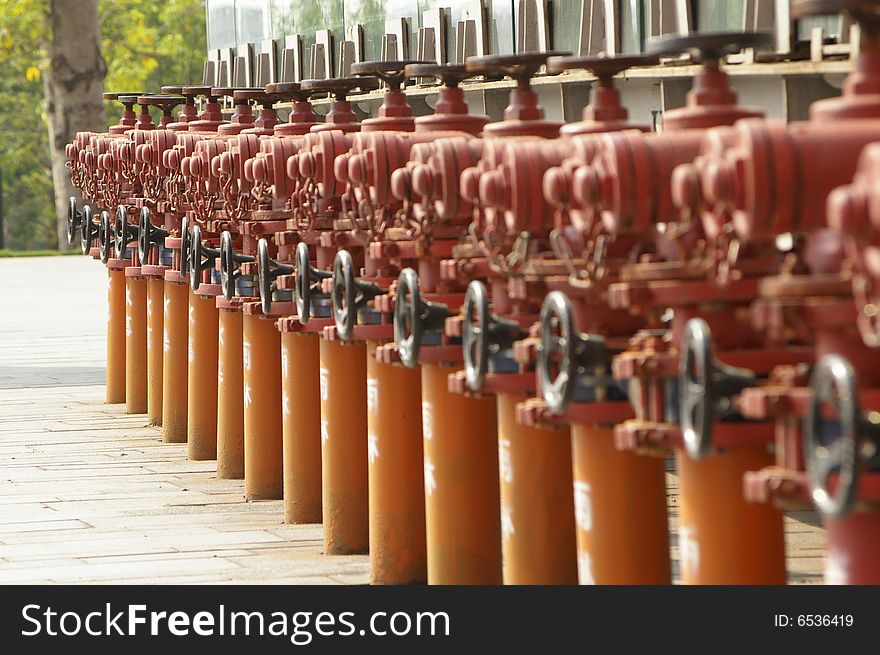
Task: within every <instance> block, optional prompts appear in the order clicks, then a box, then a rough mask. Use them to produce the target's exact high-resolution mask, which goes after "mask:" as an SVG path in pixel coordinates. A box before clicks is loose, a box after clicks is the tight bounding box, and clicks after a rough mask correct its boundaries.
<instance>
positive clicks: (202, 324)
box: [186, 285, 218, 460]
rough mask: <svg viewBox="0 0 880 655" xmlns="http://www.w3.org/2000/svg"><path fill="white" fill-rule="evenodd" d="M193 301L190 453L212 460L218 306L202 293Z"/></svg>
mask: <svg viewBox="0 0 880 655" xmlns="http://www.w3.org/2000/svg"><path fill="white" fill-rule="evenodd" d="M203 286H206V287H207V286H210V285H203ZM189 302H190V305H189V354H188V357H187V359H188V362H189V366H188V367H187V375H188V378H187V389H188V394H187V430H186V435H187V443H188V449H187V450H188V452H189V458H190V459H192V460H210V459H216V458H217V322H218V314H217V305H216V302H215V297H214V295H203V294H201V293H193V294H190V299H189Z"/></svg>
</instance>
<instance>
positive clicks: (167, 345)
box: [162, 332, 171, 353]
mask: <svg viewBox="0 0 880 655" xmlns="http://www.w3.org/2000/svg"><path fill="white" fill-rule="evenodd" d="M162 350H163V351H164V352H166V353H170V352H171V335H170V334H169V333H168V332H165V333H164V334H163V335H162Z"/></svg>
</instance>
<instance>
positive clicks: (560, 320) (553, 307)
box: [538, 291, 577, 414]
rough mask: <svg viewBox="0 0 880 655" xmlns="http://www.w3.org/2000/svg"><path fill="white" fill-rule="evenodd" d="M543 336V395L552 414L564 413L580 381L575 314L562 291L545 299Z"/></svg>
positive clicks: (540, 353)
mask: <svg viewBox="0 0 880 655" xmlns="http://www.w3.org/2000/svg"><path fill="white" fill-rule="evenodd" d="M557 330H558V333H557ZM540 334H541V342H540V343H541V345H540V347H539V349H538V375H539V377H540V380H541V394H542V396H543V398H544V402H546V403H547V407H549V408H550V411H552V412H555V413H557V414H560V413H562V412H564V411H565V410H566V409H568V406H569V405H570V404H571V399H572V396H573V395H574V386H575V385H574V382H575V379H576V378H577V366H576V364H575V325H574V311H573V310H572V307H571V301H570V300H569V299H568V296H566V295H565V294H564V293H562V292H561V291H551V292H550V293H549V294H547V297H546V298H545V299H544V304H543V306H542V307H541V333H540ZM557 360H558V361H557ZM554 368H555V369H556V375H555V376H554V375H553V369H554Z"/></svg>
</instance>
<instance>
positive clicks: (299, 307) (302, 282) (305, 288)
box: [293, 242, 332, 325]
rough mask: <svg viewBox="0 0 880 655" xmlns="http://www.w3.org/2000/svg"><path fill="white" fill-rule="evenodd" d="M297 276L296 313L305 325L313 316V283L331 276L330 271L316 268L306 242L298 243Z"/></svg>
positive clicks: (294, 294)
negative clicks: (310, 257)
mask: <svg viewBox="0 0 880 655" xmlns="http://www.w3.org/2000/svg"><path fill="white" fill-rule="evenodd" d="M295 261H296V278H295V284H294V289H293V298H294V300H295V301H296V315H297V318H298V319H299V322H300V323H302V324H303V325H305V324H306V323H308V322H309V320H310V319H311V317H312V291H313V289H312V285H313V284H315V283H316V282H320V281H321V280H325V279H327V278H329V277H330V276H331V275H332V273H330V271H322V270H320V269H317V268H315V267H314V266H312V264H311V260H310V259H309V247H308V245H307V244H305V243H302V242H300V243H298V244H297V245H296V256H295Z"/></svg>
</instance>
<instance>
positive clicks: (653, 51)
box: [645, 32, 774, 63]
mask: <svg viewBox="0 0 880 655" xmlns="http://www.w3.org/2000/svg"><path fill="white" fill-rule="evenodd" d="M773 43H774V38H773V35H772V34H767V33H764V32H697V33H695V34H690V35H688V36H679V35H673V36H664V37H660V38H655V39H649V40H648V42H647V44H646V46H645V52H646V53H647V54H649V55H659V56H664V55H679V54H684V53H688V54H690V56H691V58H692V59H693V60H694V61H695V62H696V63H707V62H713V61H720V60H721V59H723V58H724V57H726V56H727V55H731V54H734V53H736V52H740V51H741V50H744V49H746V48H756V49H760V48H769V47H771V46H772V45H773Z"/></svg>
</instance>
